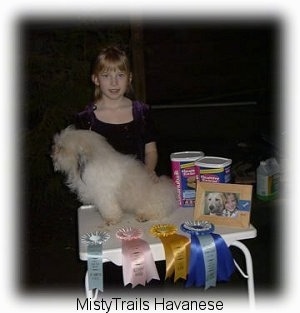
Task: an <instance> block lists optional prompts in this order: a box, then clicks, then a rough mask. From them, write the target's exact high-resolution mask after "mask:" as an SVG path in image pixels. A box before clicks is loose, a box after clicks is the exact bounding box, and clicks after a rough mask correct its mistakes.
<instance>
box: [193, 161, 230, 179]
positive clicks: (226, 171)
mask: <svg viewBox="0 0 300 313" xmlns="http://www.w3.org/2000/svg"><path fill="white" fill-rule="evenodd" d="M231 163H232V160H231V159H226V158H220V157H214V156H205V157H203V158H201V159H199V160H197V161H196V162H195V171H196V179H197V180H199V181H202V182H208V183H229V182H230V180H231Z"/></svg>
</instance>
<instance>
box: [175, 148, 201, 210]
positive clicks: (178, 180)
mask: <svg viewBox="0 0 300 313" xmlns="http://www.w3.org/2000/svg"><path fill="white" fill-rule="evenodd" d="M201 157H204V153H203V152H202V151H182V152H174V153H172V154H171V156H170V158H171V164H172V179H173V181H174V183H175V186H176V189H177V196H178V202H179V206H181V207H194V206H195V197H196V172H195V161H196V160H199V159H200V158H201Z"/></svg>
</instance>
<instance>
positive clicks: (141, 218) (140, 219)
mask: <svg viewBox="0 0 300 313" xmlns="http://www.w3.org/2000/svg"><path fill="white" fill-rule="evenodd" d="M135 219H136V220H137V221H138V222H140V223H144V222H148V221H149V217H147V216H146V215H145V214H137V215H136V217H135Z"/></svg>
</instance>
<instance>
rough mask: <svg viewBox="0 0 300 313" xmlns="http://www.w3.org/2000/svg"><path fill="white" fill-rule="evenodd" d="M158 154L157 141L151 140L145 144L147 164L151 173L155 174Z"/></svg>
mask: <svg viewBox="0 0 300 313" xmlns="http://www.w3.org/2000/svg"><path fill="white" fill-rule="evenodd" d="M157 160H158V154H157V147H156V142H149V143H147V144H146V145H145V166H146V168H147V170H148V172H149V173H150V174H154V175H155V176H156V174H155V168H156V165H157Z"/></svg>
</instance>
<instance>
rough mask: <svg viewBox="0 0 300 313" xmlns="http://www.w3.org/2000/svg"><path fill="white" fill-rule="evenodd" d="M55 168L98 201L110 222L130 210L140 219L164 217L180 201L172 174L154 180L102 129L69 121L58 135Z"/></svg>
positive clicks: (89, 200) (83, 197)
mask: <svg viewBox="0 0 300 313" xmlns="http://www.w3.org/2000/svg"><path fill="white" fill-rule="evenodd" d="M51 158H52V161H53V165H54V170H55V171H59V172H62V173H64V174H65V175H66V177H67V180H66V184H67V186H68V187H69V188H70V189H71V190H72V191H73V192H75V193H76V194H77V195H78V198H79V200H80V201H81V202H82V203H83V204H93V205H95V206H96V207H97V209H98V210H99V212H100V214H101V216H102V218H103V219H104V220H105V222H106V224H108V225H110V224H116V223H118V222H120V221H121V220H122V216H123V213H124V212H127V213H131V214H133V215H134V216H135V218H136V219H137V220H138V221H141V222H142V221H147V220H160V219H161V218H163V217H165V216H168V215H169V214H171V213H172V211H173V210H174V209H176V208H177V207H178V202H177V195H176V188H175V185H174V184H173V181H172V180H171V179H170V178H169V177H167V176H161V177H159V180H158V182H157V181H156V182H155V181H154V180H153V179H152V178H151V177H150V175H149V173H148V172H147V170H146V168H145V166H144V164H143V163H142V162H140V161H138V160H136V159H135V158H134V157H133V156H129V155H124V154H121V153H119V152H117V151H116V150H115V149H114V148H113V147H112V146H111V145H110V144H109V143H108V142H107V141H106V139H105V138H104V137H102V136H101V135H99V134H97V133H95V132H93V131H90V130H77V129H74V128H73V127H68V128H66V129H64V130H63V131H61V132H60V133H59V134H56V135H55V136H54V143H53V146H52V154H51Z"/></svg>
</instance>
